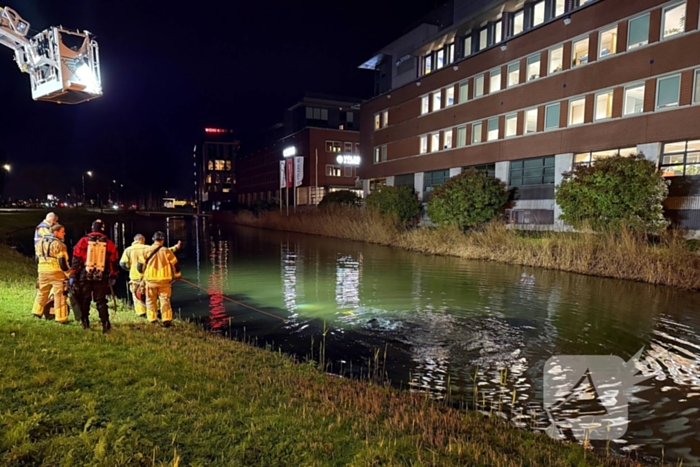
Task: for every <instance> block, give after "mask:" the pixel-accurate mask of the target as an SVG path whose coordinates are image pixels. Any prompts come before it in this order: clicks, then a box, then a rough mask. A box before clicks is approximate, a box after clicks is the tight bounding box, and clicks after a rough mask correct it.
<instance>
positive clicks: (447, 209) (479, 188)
mask: <svg viewBox="0 0 700 467" xmlns="http://www.w3.org/2000/svg"><path fill="white" fill-rule="evenodd" d="M506 201H508V190H507V189H506V184H505V183H503V182H502V181H500V180H498V179H497V178H491V177H489V176H487V175H486V173H484V172H482V171H479V170H476V169H467V170H465V171H463V172H462V173H461V174H459V175H457V176H455V177H452V178H450V179H449V180H448V181H447V182H445V183H444V184H443V185H440V186H439V187H437V188H436V189H435V191H433V192H432V193H431V195H430V201H428V217H430V220H431V221H433V222H435V223H436V224H441V225H454V226H457V227H459V228H460V229H462V230H465V229H468V228H470V227H474V226H476V225H478V224H483V223H484V222H488V221H490V220H492V219H493V218H494V217H495V216H496V214H498V210H499V209H501V208H502V207H503V206H504V205H505V203H506Z"/></svg>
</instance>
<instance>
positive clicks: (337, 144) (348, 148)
mask: <svg viewBox="0 0 700 467" xmlns="http://www.w3.org/2000/svg"><path fill="white" fill-rule="evenodd" d="M353 150H354V152H355V153H356V154H359V153H360V143H353V142H351V141H345V142H342V141H332V140H326V152H345V153H348V154H350V153H352V152H353Z"/></svg>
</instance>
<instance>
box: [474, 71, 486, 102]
mask: <svg viewBox="0 0 700 467" xmlns="http://www.w3.org/2000/svg"><path fill="white" fill-rule="evenodd" d="M483 95H484V75H479V76H477V77H476V78H474V97H479V96H483Z"/></svg>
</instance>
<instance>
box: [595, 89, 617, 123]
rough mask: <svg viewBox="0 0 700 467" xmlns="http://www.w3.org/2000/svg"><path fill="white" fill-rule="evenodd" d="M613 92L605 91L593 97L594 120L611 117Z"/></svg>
mask: <svg viewBox="0 0 700 467" xmlns="http://www.w3.org/2000/svg"><path fill="white" fill-rule="evenodd" d="M612 103H613V92H612V91H606V92H601V93H599V94H596V95H595V113H594V116H595V120H596V121H598V120H605V119H607V118H611V117H612Z"/></svg>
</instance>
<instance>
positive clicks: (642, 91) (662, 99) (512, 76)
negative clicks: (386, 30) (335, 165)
mask: <svg viewBox="0 0 700 467" xmlns="http://www.w3.org/2000/svg"><path fill="white" fill-rule="evenodd" d="M699 10H700V0H682V1H678V0H673V1H663V0H634V1H616V0H587V1H586V0H537V1H526V2H523V1H522V0H521V1H503V0H491V1H489V0H454V2H451V3H448V4H446V6H443V7H442V8H441V9H440V10H439V11H438V12H437V13H436V14H434V15H433V16H432V17H430V18H428V19H427V20H426V21H425V22H423V23H422V24H420V25H419V26H417V27H416V28H414V29H413V30H411V31H410V32H409V33H407V34H406V35H404V36H403V37H401V38H399V39H398V40H397V41H395V42H394V43H392V44H390V45H388V46H387V47H385V48H384V49H382V50H381V51H380V52H379V53H377V54H376V55H375V56H374V57H372V58H371V59H369V60H368V61H367V62H366V63H364V64H363V65H362V66H361V68H367V69H372V70H374V73H375V77H376V78H375V89H376V91H377V93H378V94H377V95H376V96H375V97H374V98H373V99H371V100H370V101H368V102H366V103H363V105H362V112H361V114H362V117H361V121H362V127H361V137H360V143H361V144H360V147H361V156H362V166H361V167H360V177H361V178H362V179H363V184H364V190H365V192H368V191H370V190H371V189H372V187H373V186H375V185H377V184H381V183H386V184H391V185H409V186H412V187H413V188H414V189H415V190H416V192H417V193H418V196H419V197H420V198H421V199H423V200H424V201H426V200H427V199H428V198H429V196H430V193H431V191H432V190H433V189H434V188H435V187H437V186H439V185H440V184H442V183H444V182H445V181H446V180H448V179H449V178H450V177H452V176H454V175H456V174H459V173H460V172H461V171H462V170H463V169H464V168H466V167H478V168H480V169H482V170H485V171H487V172H488V173H490V174H492V175H493V176H495V177H498V178H500V179H501V180H503V181H505V182H506V183H507V184H508V186H509V187H510V188H512V189H513V201H512V203H511V206H510V207H512V210H510V212H509V214H510V220H511V222H513V223H516V224H530V225H539V226H546V227H553V226H554V227H561V223H560V221H558V217H559V214H560V212H559V208H558V206H557V205H556V203H555V201H554V192H555V186H556V185H557V184H558V183H560V182H561V180H562V174H563V173H564V172H567V171H570V170H571V169H572V168H573V167H574V165H575V164H591V163H593V162H594V161H595V160H597V159H599V158H603V157H609V156H611V155H613V154H618V153H619V154H621V155H628V154H633V153H641V154H643V155H644V157H646V158H647V159H649V160H651V161H653V162H654V163H656V164H657V165H658V167H659V168H660V170H661V171H663V174H664V176H667V177H669V179H670V180H671V187H670V194H669V198H668V199H667V200H666V204H665V207H666V212H667V215H668V216H669V218H670V219H671V220H672V221H673V222H674V223H675V224H676V225H677V226H679V227H682V228H685V229H690V230H700V181H698V179H697V177H696V175H697V174H700V125H698V124H697V123H696V122H698V121H700V120H699V118H700V106H698V105H697V104H698V103H700V93H699V92H698V90H700V49H699V48H698V47H697V43H698V40H700V31H698V16H699ZM446 12H451V17H449V15H448V14H447V13H446Z"/></svg>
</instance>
